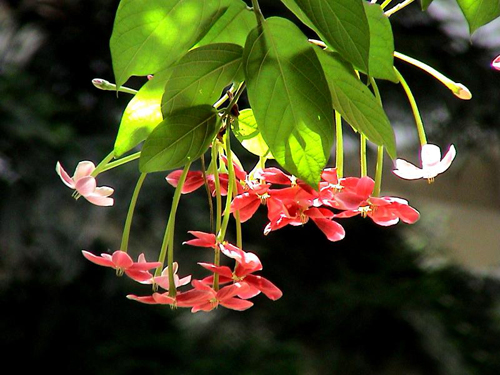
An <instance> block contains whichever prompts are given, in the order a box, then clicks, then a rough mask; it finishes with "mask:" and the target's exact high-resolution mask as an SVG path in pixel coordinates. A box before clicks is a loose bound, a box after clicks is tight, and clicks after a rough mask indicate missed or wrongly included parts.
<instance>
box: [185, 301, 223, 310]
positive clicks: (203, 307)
mask: <svg viewBox="0 0 500 375" xmlns="http://www.w3.org/2000/svg"><path fill="white" fill-rule="evenodd" d="M216 306H217V305H216V304H213V303H212V302H210V301H208V302H203V303H200V304H197V305H194V306H193V308H192V309H191V312H192V313H196V312H198V311H205V312H207V311H212V310H213V309H214V308H215V307H216Z"/></svg>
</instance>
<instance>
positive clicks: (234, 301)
mask: <svg viewBox="0 0 500 375" xmlns="http://www.w3.org/2000/svg"><path fill="white" fill-rule="evenodd" d="M219 303H220V304H221V305H222V306H224V307H225V308H227V309H231V310H236V311H244V310H247V309H249V308H250V307H252V306H253V302H250V301H247V300H244V299H239V298H229V299H226V300H224V301H220V302H219Z"/></svg>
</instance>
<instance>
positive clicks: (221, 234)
mask: <svg viewBox="0 0 500 375" xmlns="http://www.w3.org/2000/svg"><path fill="white" fill-rule="evenodd" d="M230 134H231V133H230V131H227V132H226V134H225V136H224V140H225V142H224V146H225V149H226V157H227V170H228V175H229V182H228V188H227V197H226V198H227V199H226V207H225V209H224V217H223V219H222V225H221V228H220V231H219V232H218V234H217V241H218V242H222V241H224V238H225V237H226V231H227V225H228V223H229V218H230V217H231V201H232V199H231V198H232V196H233V191H234V186H235V185H234V183H235V182H236V178H235V173H234V165H233V157H232V153H231V137H230Z"/></svg>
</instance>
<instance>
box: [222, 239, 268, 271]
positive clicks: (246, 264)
mask: <svg viewBox="0 0 500 375" xmlns="http://www.w3.org/2000/svg"><path fill="white" fill-rule="evenodd" d="M220 250H221V252H222V253H223V254H224V255H225V256H227V257H229V258H232V259H234V260H236V262H238V264H239V265H240V266H241V267H243V268H244V269H246V270H251V272H255V271H260V270H261V269H262V263H261V262H260V259H259V257H258V256H257V255H255V254H254V253H247V252H245V251H243V250H241V249H240V248H238V247H236V246H234V245H231V244H230V243H227V242H226V243H224V244H222V245H221V246H220Z"/></svg>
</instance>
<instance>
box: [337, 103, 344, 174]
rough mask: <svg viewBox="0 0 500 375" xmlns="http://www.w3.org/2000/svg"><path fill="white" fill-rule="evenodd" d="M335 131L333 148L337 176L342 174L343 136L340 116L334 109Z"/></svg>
mask: <svg viewBox="0 0 500 375" xmlns="http://www.w3.org/2000/svg"><path fill="white" fill-rule="evenodd" d="M335 133H336V138H337V141H336V142H337V146H336V148H335V167H336V169H337V177H338V178H342V177H343V176H344V136H343V134H342V116H341V115H340V113H339V112H337V111H335Z"/></svg>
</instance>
